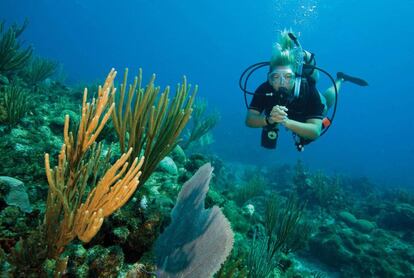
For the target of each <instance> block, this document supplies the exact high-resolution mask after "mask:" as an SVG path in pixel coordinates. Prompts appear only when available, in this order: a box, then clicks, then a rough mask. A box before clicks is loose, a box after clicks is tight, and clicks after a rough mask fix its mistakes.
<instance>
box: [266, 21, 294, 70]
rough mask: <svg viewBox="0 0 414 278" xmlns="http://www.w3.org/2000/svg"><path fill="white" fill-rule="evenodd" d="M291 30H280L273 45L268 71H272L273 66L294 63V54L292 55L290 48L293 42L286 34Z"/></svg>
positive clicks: (292, 46)
mask: <svg viewBox="0 0 414 278" xmlns="http://www.w3.org/2000/svg"><path fill="white" fill-rule="evenodd" d="M291 32H292V29H289V30H287V29H284V30H282V31H281V32H280V37H279V40H278V42H277V43H276V44H275V45H274V46H273V51H272V57H271V58H270V68H269V72H271V71H273V70H274V69H275V67H280V66H293V65H294V63H295V56H294V55H293V52H292V49H293V48H294V47H295V43H294V42H293V41H292V40H291V39H290V37H289V35H288V34H289V33H291Z"/></svg>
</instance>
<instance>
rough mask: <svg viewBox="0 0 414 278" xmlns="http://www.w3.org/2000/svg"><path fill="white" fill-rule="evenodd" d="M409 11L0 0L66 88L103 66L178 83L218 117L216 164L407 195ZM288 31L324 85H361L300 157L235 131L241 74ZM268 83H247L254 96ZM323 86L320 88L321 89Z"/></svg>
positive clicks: (307, 1) (254, 133) (392, 5)
mask: <svg viewBox="0 0 414 278" xmlns="http://www.w3.org/2000/svg"><path fill="white" fill-rule="evenodd" d="M412 10H414V2H413V1H409V0H405V1H404V0H403V1H357V0H348V1H342V0H338V1H317V0H313V1H311V0H303V1H299V0H292V1H288V0H284V1H275V0H274V1H269V0H262V1H253V0H249V1H247V0H246V1H235V0H227V1H223V0H221V1H218V0H208V1H207V0H204V1H188V0H181V1H178V0H177V1H172V0H162V1H161V0H125V1H117V3H116V4H115V1H107V0H100V1H98V0H90V1H81V0H77V1H63V0H60V1H57V0H36V1H34V0H32V1H29V0H27V1H22V0H1V1H0V18H2V19H6V20H7V23H13V22H17V23H22V22H23V20H24V18H26V17H27V18H28V19H29V21H30V23H29V26H28V28H27V30H26V31H25V32H24V33H23V39H24V40H25V43H26V44H32V45H33V46H34V49H35V53H37V54H38V55H40V56H42V57H47V58H51V59H55V60H57V61H59V62H61V63H62V64H63V67H64V70H65V71H66V72H67V74H68V82H70V83H72V84H76V83H77V82H81V81H93V80H97V79H103V78H104V77H105V76H106V74H107V72H108V71H109V70H110V68H111V67H115V68H116V69H117V70H118V72H119V75H121V74H122V73H123V69H124V68H125V67H129V68H130V70H131V71H132V72H136V71H137V69H138V68H139V67H142V68H143V69H144V75H145V76H146V78H147V79H148V78H149V76H150V74H151V73H153V72H155V73H157V80H158V84H159V85H161V86H164V85H166V84H171V85H174V84H175V83H177V82H179V81H181V77H182V75H183V74H185V75H186V76H187V77H188V79H189V81H190V82H191V83H197V84H199V86H200V90H199V96H200V97H204V98H206V99H207V100H208V102H209V106H210V107H211V108H216V109H217V110H219V111H220V113H221V115H222V121H221V122H220V124H219V125H218V126H217V128H216V129H215V130H214V136H215V143H214V145H213V146H212V151H214V152H216V153H217V154H219V156H221V157H222V158H223V159H225V160H229V161H234V162H241V163H248V164H258V165H271V164H278V165H279V164H284V163H292V162H295V161H296V160H297V159H298V158H300V159H302V160H304V161H305V163H306V164H307V165H309V166H310V167H311V168H313V169H321V170H325V171H329V172H335V173H344V174H351V175H357V176H368V177H369V178H370V179H371V180H373V181H375V182H378V183H381V184H384V185H386V186H408V187H411V188H412V187H413V185H414V173H413V172H414V171H413V170H414V167H413V166H412V163H413V157H414V142H413V139H412V137H413V135H414V131H413V130H414V120H413V112H412V110H411V109H412V107H413V106H414V85H413V75H412V72H411V70H412V64H413V62H414V54H413V49H414V39H413V38H412V36H411V35H410V34H412V30H411V27H410V26H412V15H411V11H412ZM284 27H292V28H293V30H294V31H296V32H300V34H301V36H300V40H301V43H302V46H303V47H304V48H306V49H309V50H311V51H312V52H315V53H316V57H317V62H318V65H319V66H321V67H322V68H324V69H326V70H328V71H329V72H331V73H332V74H335V73H336V71H345V72H347V73H350V74H354V75H358V76H361V77H363V78H365V79H366V80H367V81H368V82H369V84H370V86H369V87H357V86H355V85H352V84H345V85H344V86H343V89H342V90H341V92H340V99H339V107H338V111H337V117H336V118H335V122H334V125H333V126H332V128H331V129H330V131H329V132H328V133H327V134H326V135H324V136H323V137H321V138H320V139H319V140H318V141H317V142H316V143H313V144H311V145H309V146H307V147H306V150H305V152H304V153H298V152H297V151H296V150H295V147H294V145H293V142H292V139H291V135H290V134H289V133H287V132H282V133H281V136H280V137H281V138H280V139H279V142H278V148H277V150H275V151H269V150H264V149H262V148H261V147H260V143H259V138H260V130H259V129H249V128H247V127H245V126H244V117H245V113H246V109H245V106H244V103H243V97H242V93H241V91H240V90H239V88H238V78H239V76H240V74H241V72H242V71H243V70H244V69H245V68H246V67H247V66H249V65H250V64H253V63H255V62H259V61H265V60H267V59H269V57H270V54H271V46H272V44H273V43H274V42H275V41H276V38H277V31H278V30H280V29H282V28H284ZM264 78H265V71H263V72H258V73H257V75H255V76H254V77H253V78H252V81H251V89H252V90H253V89H254V87H255V86H256V85H258V84H260V82H261V81H262V80H264ZM328 85H329V83H328V81H327V79H324V80H321V82H320V83H319V89H320V90H324V89H325V88H326V87H327V86H328Z"/></svg>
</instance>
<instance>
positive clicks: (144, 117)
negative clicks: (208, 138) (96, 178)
mask: <svg viewBox="0 0 414 278" xmlns="http://www.w3.org/2000/svg"><path fill="white" fill-rule="evenodd" d="M127 80H128V69H126V70H125V74H124V81H123V83H122V84H121V86H120V89H119V90H118V91H119V94H116V96H115V99H114V101H115V103H116V104H115V106H116V107H115V108H114V110H113V112H112V119H113V123H114V127H115V130H116V133H117V135H118V138H119V143H120V147H121V151H122V152H127V151H128V149H130V148H132V156H131V158H130V161H132V160H133V159H132V158H133V157H136V156H138V155H140V154H142V155H143V156H145V161H144V165H143V166H142V175H141V178H140V180H141V182H142V183H145V181H146V180H147V179H148V177H149V176H150V174H151V173H152V172H153V171H154V170H155V168H156V166H157V165H158V163H159V162H160V161H161V160H162V159H163V158H164V157H165V156H166V155H167V154H168V153H170V152H171V151H172V150H173V149H174V148H175V146H176V145H177V144H178V142H179V140H178V139H179V136H180V134H181V132H182V130H183V129H184V127H185V126H186V124H187V122H188V120H189V119H190V116H191V113H192V111H193V109H192V106H193V102H194V98H195V95H196V93H197V89H198V87H197V86H195V88H194V90H193V91H192V95H191V96H190V97H188V95H189V92H190V90H191V85H187V79H186V78H185V77H184V79H183V84H181V85H180V84H178V85H177V89H176V95H175V96H174V98H173V100H172V101H171V103H170V99H169V97H168V96H169V93H170V88H169V87H168V86H167V87H166V88H165V89H164V91H163V92H162V93H161V94H160V95H159V92H160V87H155V85H154V81H155V74H153V75H152V77H151V79H150V81H149V83H148V84H147V86H146V87H145V88H143V87H142V86H141V83H142V69H139V73H138V76H136V77H135V78H134V82H133V84H130V85H129V86H127Z"/></svg>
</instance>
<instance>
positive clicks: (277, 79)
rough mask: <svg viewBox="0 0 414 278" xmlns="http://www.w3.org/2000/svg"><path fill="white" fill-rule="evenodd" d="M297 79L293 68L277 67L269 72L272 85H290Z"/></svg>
mask: <svg viewBox="0 0 414 278" xmlns="http://www.w3.org/2000/svg"><path fill="white" fill-rule="evenodd" d="M294 81H295V74H294V73H293V71H292V70H291V69H275V70H274V71H272V72H270V73H269V82H270V83H271V84H272V85H280V86H288V85H290V84H292V83H293V82H294Z"/></svg>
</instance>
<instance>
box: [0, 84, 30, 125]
mask: <svg viewBox="0 0 414 278" xmlns="http://www.w3.org/2000/svg"><path fill="white" fill-rule="evenodd" d="M2 95H3V96H2V104H1V106H2V107H3V108H4V111H5V119H3V121H4V122H6V123H7V125H8V126H9V128H12V127H14V126H15V125H16V124H17V123H18V122H19V121H20V119H21V118H22V117H23V116H24V115H25V114H26V112H27V111H28V110H29V102H30V98H29V94H28V92H27V90H26V89H24V88H23V87H22V86H21V85H19V84H18V83H17V82H12V83H11V84H10V85H7V86H4V92H3V94H2Z"/></svg>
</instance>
